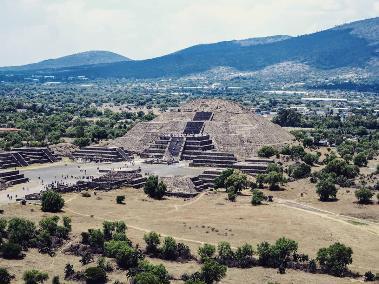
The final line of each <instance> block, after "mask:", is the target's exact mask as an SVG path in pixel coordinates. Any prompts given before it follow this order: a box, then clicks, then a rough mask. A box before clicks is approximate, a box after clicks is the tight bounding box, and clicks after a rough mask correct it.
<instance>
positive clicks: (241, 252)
mask: <svg viewBox="0 0 379 284" xmlns="http://www.w3.org/2000/svg"><path fill="white" fill-rule="evenodd" d="M253 254H254V250H253V247H252V246H251V245H249V244H244V245H242V246H241V247H238V248H237V251H236V253H235V260H236V263H237V266H238V267H241V268H246V267H250V266H251V265H252V264H253Z"/></svg>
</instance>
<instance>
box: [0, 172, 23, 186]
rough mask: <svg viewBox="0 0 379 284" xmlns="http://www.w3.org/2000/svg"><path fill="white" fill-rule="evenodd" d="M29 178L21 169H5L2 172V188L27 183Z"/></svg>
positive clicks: (0, 179)
mask: <svg viewBox="0 0 379 284" xmlns="http://www.w3.org/2000/svg"><path fill="white" fill-rule="evenodd" d="M28 181H29V178H26V177H25V176H24V174H21V173H20V171H5V172H0V190H4V189H6V188H8V187H9V186H12V185H15V184H21V183H26V182H28Z"/></svg>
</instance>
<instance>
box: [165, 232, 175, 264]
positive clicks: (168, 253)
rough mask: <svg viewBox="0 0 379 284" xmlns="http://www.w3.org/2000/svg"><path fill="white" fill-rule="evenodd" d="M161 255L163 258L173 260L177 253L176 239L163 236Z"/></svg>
mask: <svg viewBox="0 0 379 284" xmlns="http://www.w3.org/2000/svg"><path fill="white" fill-rule="evenodd" d="M162 255H163V257H164V258H165V259H169V260H175V259H176V258H177V257H178V255H177V245H176V241H175V239H174V238H172V237H165V238H164V241H163V246H162Z"/></svg>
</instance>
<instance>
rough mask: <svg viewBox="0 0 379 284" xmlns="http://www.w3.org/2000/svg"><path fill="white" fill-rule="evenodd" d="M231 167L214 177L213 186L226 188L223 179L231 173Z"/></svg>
mask: <svg viewBox="0 0 379 284" xmlns="http://www.w3.org/2000/svg"><path fill="white" fill-rule="evenodd" d="M233 172H234V170H233V169H226V170H224V171H222V173H221V174H220V175H219V176H218V177H217V178H216V179H215V181H214V183H215V188H226V185H225V180H226V179H227V178H228V177H229V176H231V175H232V174H233Z"/></svg>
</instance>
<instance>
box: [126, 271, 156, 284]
mask: <svg viewBox="0 0 379 284" xmlns="http://www.w3.org/2000/svg"><path fill="white" fill-rule="evenodd" d="M133 283H134V284H161V281H160V280H159V278H158V277H157V276H155V275H154V274H153V273H151V272H141V273H138V274H137V275H136V276H135V277H134V281H133Z"/></svg>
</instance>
